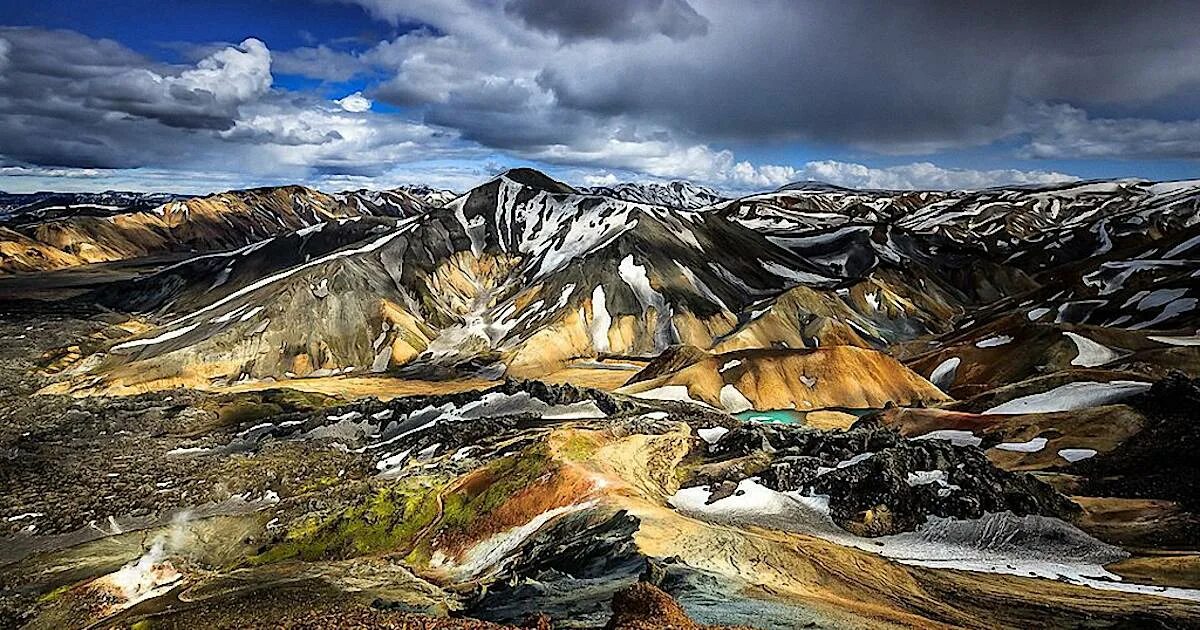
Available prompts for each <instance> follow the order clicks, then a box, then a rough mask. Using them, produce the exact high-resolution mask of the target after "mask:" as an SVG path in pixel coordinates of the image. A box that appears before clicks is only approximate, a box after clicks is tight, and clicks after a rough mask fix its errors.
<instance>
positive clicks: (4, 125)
mask: <svg viewBox="0 0 1200 630" xmlns="http://www.w3.org/2000/svg"><path fill="white" fill-rule="evenodd" d="M0 40H3V41H4V42H5V44H4V48H5V50H6V55H5V56H6V59H7V62H6V64H5V66H6V67H5V68H4V70H3V79H4V89H3V91H2V93H0V152H2V153H3V154H4V155H5V156H6V157H7V158H9V159H12V160H17V161H20V162H26V163H33V164H42V165H52V166H70V167H85V168H90V167H103V168H124V167H134V166H142V165H145V164H148V163H154V164H169V163H177V162H179V161H180V160H181V159H190V160H196V156H195V154H194V153H192V152H195V151H199V150H203V149H204V148H206V147H209V146H213V145H215V144H217V141H216V139H215V137H214V136H212V135H211V134H206V133H197V132H211V131H221V130H228V129H232V128H233V127H234V125H235V121H236V119H237V116H238V108H239V107H240V106H241V105H243V104H245V103H247V102H250V101H253V100H255V99H257V98H259V97H261V96H262V95H263V94H264V93H265V92H266V90H267V89H268V88H269V86H270V72H269V68H270V54H269V53H268V51H267V49H266V47H265V46H263V45H262V44H261V43H260V42H258V41H256V40H247V41H246V42H243V44H242V45H241V46H240V47H238V48H231V47H226V48H223V49H220V50H217V51H215V52H214V53H213V54H212V55H210V56H208V57H206V58H204V59H202V60H200V61H199V62H198V63H197V64H196V65H195V66H189V67H187V68H173V67H170V66H166V65H164V64H159V63H155V62H153V61H151V60H149V59H146V58H144V57H142V56H141V55H138V54H137V53H134V52H133V51H131V50H129V49H128V48H125V47H124V46H122V45H120V44H118V43H116V42H113V41H109V40H95V39H91V38H88V37H84V36H82V35H79V34H78V33H73V32H68V31H45V30H40V29H27V28H0ZM183 146H186V147H188V153H186V154H184V153H183V152H181V150H180V147H183Z"/></svg>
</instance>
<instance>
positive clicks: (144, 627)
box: [129, 619, 154, 630]
mask: <svg viewBox="0 0 1200 630" xmlns="http://www.w3.org/2000/svg"><path fill="white" fill-rule="evenodd" d="M153 627H154V624H153V623H152V622H151V621H150V620H149V619H143V620H141V621H137V622H134V624H133V625H131V626H129V630H150V629H151V628H153Z"/></svg>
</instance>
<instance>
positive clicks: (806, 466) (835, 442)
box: [713, 424, 1079, 536]
mask: <svg viewBox="0 0 1200 630" xmlns="http://www.w3.org/2000/svg"><path fill="white" fill-rule="evenodd" d="M713 451H714V452H715V453H717V454H719V455H723V456H725V457H727V458H729V457H744V456H747V455H749V454H751V453H753V452H755V451H766V452H769V453H771V454H772V461H771V463H770V465H769V466H768V467H767V469H766V470H764V471H763V472H762V473H761V474H760V475H759V476H760V478H761V480H762V483H763V485H765V486H767V487H769V488H771V489H774V490H778V491H788V490H800V491H802V492H805V493H813V494H821V495H828V496H829V506H830V511H831V516H832V517H833V520H834V522H836V523H837V524H838V525H840V526H841V527H843V528H845V529H846V530H848V531H851V532H853V533H855V534H859V535H863V536H882V535H887V534H894V533H898V532H901V531H911V530H913V529H916V528H917V526H919V525H921V524H922V523H924V522H925V520H926V519H927V518H928V517H930V516H941V517H954V518H962V519H974V518H980V517H982V516H984V515H985V514H987V513H992V512H1005V511H1008V512H1012V513H1014V514H1017V515H1021V516H1023V515H1027V514H1039V515H1043V516H1055V517H1060V518H1071V517H1073V516H1074V515H1075V514H1077V513H1078V512H1079V508H1078V506H1076V505H1075V504H1074V503H1072V502H1071V501H1070V500H1068V499H1067V498H1066V497H1064V496H1063V495H1061V494H1059V493H1058V492H1057V491H1055V490H1054V489H1053V488H1051V487H1050V486H1048V485H1046V484H1045V483H1042V482H1041V481H1039V480H1037V479H1035V478H1034V477H1032V476H1029V475H1026V474H1019V473H1011V472H1008V471H1005V470H1001V469H999V468H997V467H996V466H994V465H993V464H992V463H991V462H990V461H988V459H987V458H986V457H985V456H984V454H983V451H981V450H979V449H977V448H974V447H961V446H955V445H953V444H951V443H949V442H945V441H940V440H906V439H904V438H903V437H901V436H900V435H899V434H898V433H896V432H894V431H891V430H888V429H882V428H870V427H868V428H860V429H854V430H850V431H844V432H841V431H839V432H826V431H818V430H814V429H807V428H803V427H789V426H768V425H757V424H746V425H743V426H742V427H739V428H738V429H735V430H734V431H731V432H730V433H729V434H727V435H726V436H725V437H724V438H722V439H721V441H720V442H718V443H717V444H716V445H714V448H713ZM717 489H718V488H717V486H714V491H716V490H717Z"/></svg>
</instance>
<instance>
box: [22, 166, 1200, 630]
mask: <svg viewBox="0 0 1200 630" xmlns="http://www.w3.org/2000/svg"><path fill="white" fill-rule="evenodd" d="M0 203H2V204H4V206H3V207H4V208H5V209H4V211H3V213H2V214H0V217H2V218H0V221H2V222H3V225H2V226H0V256H2V258H0V270H2V271H3V272H5V275H4V276H0V356H2V357H3V358H4V360H5V365H6V368H7V369H6V370H4V371H0V538H3V542H2V543H0V627H28V628H48V627H56V628H61V627H80V628H83V627H95V628H105V627H136V628H159V627H162V628H175V627H178V628H185V627H246V626H248V625H269V626H272V627H398V628H400V627H427V628H499V627H535V628H547V627H557V628H606V627H607V628H658V627H675V628H700V627H710V626H715V627H753V628H794V627H828V628H862V627H887V628H892V627H981V628H982V627H988V628H993V627H1011V628H1018V627H1030V626H1036V627H1062V628H1078V627H1088V628H1104V627H1114V628H1116V627H1166V628H1186V627H1197V626H1200V537H1198V536H1197V534H1196V532H1197V531H1200V498H1198V497H1197V495H1196V488H1197V487H1200V465H1198V464H1197V459H1196V458H1195V457H1194V456H1193V455H1192V454H1193V453H1194V452H1195V450H1196V449H1197V448H1200V444H1198V443H1197V441H1198V440H1200V432H1198V429H1197V427H1200V424H1198V422H1200V419H1198V418H1197V416H1196V414H1197V411H1196V410H1197V409H1200V380H1197V379H1198V377H1200V340H1198V339H1200V338H1198V335H1200V330H1198V329H1200V319H1198V317H1197V310H1196V307H1197V306H1198V305H1200V302H1198V300H1200V295H1198V294H1197V291H1200V289H1198V288H1197V284H1196V280H1195V278H1196V277H1197V276H1198V274H1200V185H1197V184H1196V183H1187V182H1182V183H1178V182H1177V183H1153V182H1144V181H1140V180H1139V181H1134V180H1123V181H1114V182H1087V183H1082V184H1070V185H1058V186H1047V187H1026V188H1010V189H991V190H983V191H974V192H963V191H951V192H946V191H915V192H912V191H881V190H864V191H856V190H849V189H845V188H838V187H833V186H827V185H822V184H819V183H814V182H803V183H798V184H795V185H791V186H786V187H784V188H781V189H779V190H776V191H769V192H764V193H761V194H756V195H751V196H748V197H743V198H739V199H728V198H725V197H723V196H722V195H720V194H718V193H716V192H715V191H711V190H707V189H703V188H700V187H696V186H692V185H690V184H683V183H672V184H621V185H616V186H610V187H603V188H590V189H576V188H573V187H571V186H569V185H567V184H564V183H562V182H558V181H555V180H553V179H551V178H549V177H547V176H546V175H544V174H542V173H539V172H536V171H532V170H529V169H517V170H513V171H509V172H507V173H504V174H502V175H499V176H497V177H495V178H494V179H492V180H489V181H487V182H484V183H482V184H480V185H479V186H478V187H476V188H473V189H471V190H469V191H467V192H466V193H464V194H462V195H457V196H455V195H453V194H451V193H446V192H445V191H438V190H433V189H429V188H424V187H410V188H404V189H396V190H390V191H369V190H359V191H350V192H345V193H338V194H326V193H321V192H318V191H315V190H309V189H305V188H300V187H280V188H271V189H256V190H248V191H231V192H227V193H221V194H218V195H212V196H207V197H192V198H182V197H178V198H176V197H164V196H156V195H130V194H119V193H104V194H101V195H91V196H88V195H80V196H68V195H36V196H32V197H28V198H25V197H21V196H5V197H3V198H0Z"/></svg>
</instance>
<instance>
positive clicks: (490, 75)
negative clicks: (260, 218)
mask: <svg viewBox="0 0 1200 630" xmlns="http://www.w3.org/2000/svg"><path fill="white" fill-rule="evenodd" d="M1198 11H1200V9H1197V8H1196V5H1194V4H1188V3H1180V2H1150V3H1145V4H1139V5H1138V6H1136V7H1132V6H1124V5H1120V4H1115V3H1114V4H1110V3H1096V4H1094V5H1092V6H1091V7H1089V9H1088V10H1086V11H1083V10H1071V11H1067V10H1065V8H1064V7H1061V6H1058V5H1055V6H1046V3H1035V2H1017V3H1015V4H1014V5H1012V6H1011V7H1009V10H1005V11H1000V10H996V9H995V8H994V7H976V8H974V9H972V8H970V7H959V6H957V5H947V4H946V3H936V2H917V1H914V2H906V3H894V4H886V5H879V4H876V3H868V2H863V3H858V2H847V3H839V4H837V5H833V4H830V3H815V2H789V1H783V0H779V1H774V0H759V1H756V2H749V3H738V6H736V7H735V6H732V5H731V4H730V3H724V2H720V1H718V0H613V1H611V2H606V3H595V2H577V1H572V0H344V1H333V0H330V1H315V0H311V1H310V0H291V1H283V0H257V1H244V0H243V1H234V0H192V1H186V2H185V1H163V0H159V1H149V0H124V1H112V2H104V3H100V2H95V1H91V2H89V1H83V0H60V1H57V2H54V3H32V2H29V3H24V2H23V3H15V2H9V3H4V4H3V5H0V189H3V190H9V191H17V192H23V191H30V190H35V189H58V190H92V189H99V188H130V189H154V190H178V191H181V192H208V191H212V190H220V189H227V188H236V187H243V186H252V185H267V184H282V183H297V182H298V183H305V184H310V185H314V186H318V187H320V188H323V189H337V188H348V187H377V188H382V187H387V186H392V185H396V184H400V183H429V184H432V185H437V186H444V187H451V188H456V189H463V188H466V187H469V186H470V185H473V184H474V183H477V182H479V181H481V180H482V179H485V178H486V177H488V176H490V175H491V174H492V173H494V172H496V171H497V170H500V169H503V168H509V167H512V166H518V165H531V166H534V167H537V168H541V169H543V170H546V171H548V172H550V173H551V174H552V175H554V176H557V177H559V178H562V179H564V180H566V181H568V182H570V183H573V184H579V185H587V184H598V183H612V182H615V181H619V180H647V179H689V180H692V181H696V182H698V183H702V184H707V185H711V186H714V187H716V188H718V189H721V190H724V191H728V192H742V191H750V190H762V189H770V188H774V187H777V186H779V185H781V184H784V183H787V182H788V181H793V180H800V179H821V180H826V181H830V182H832V183H836V184H840V185H847V186H864V187H866V186H869V187H894V188H975V187H982V186H990V185H1002V184H1027V183H1052V182H1057V181H1064V180H1069V179H1072V178H1085V179H1090V178H1110V177H1143V178H1148V179H1184V178H1195V177H1197V176H1200V169H1198V168H1197V164H1200V162H1198V159H1200V148H1198V147H1200V120H1197V118H1198V110H1200V64H1196V63H1195V59H1197V58H1200V37H1198V36H1197V35H1196V34H1195V33H1194V32H1193V31H1194V29H1192V28H1189V25H1191V24H1195V23H1197V20H1196V18H1198V17H1200V15H1198V14H1197V13H1198ZM347 97H349V98H347Z"/></svg>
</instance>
